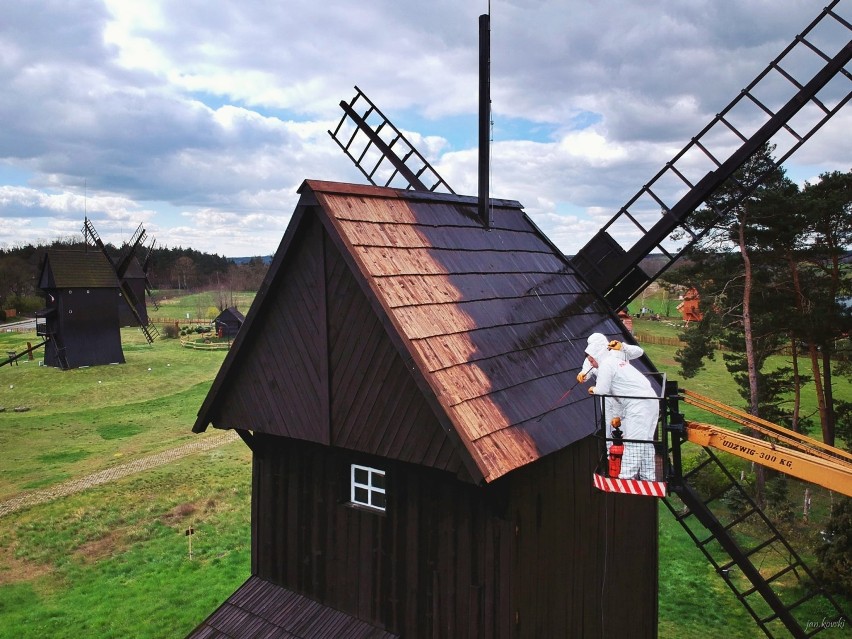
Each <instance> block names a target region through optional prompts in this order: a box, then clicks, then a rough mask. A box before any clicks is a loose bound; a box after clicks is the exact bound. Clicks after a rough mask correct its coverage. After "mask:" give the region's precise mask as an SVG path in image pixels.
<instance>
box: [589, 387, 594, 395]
mask: <svg viewBox="0 0 852 639" xmlns="http://www.w3.org/2000/svg"><path fill="white" fill-rule="evenodd" d="M594 394H595V387H594V386H589V395H594Z"/></svg>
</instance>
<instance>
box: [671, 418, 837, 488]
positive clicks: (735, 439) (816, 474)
mask: <svg viewBox="0 0 852 639" xmlns="http://www.w3.org/2000/svg"><path fill="white" fill-rule="evenodd" d="M686 438H687V440H689V441H691V442H692V443H694V444H698V445H699V446H710V447H711V448H715V449H717V450H723V451H725V452H727V453H731V454H732V455H736V456H737V457H741V458H742V459H746V460H748V461H753V462H755V463H756V464H760V465H761V466H766V467H767V468H772V469H774V470H777V471H780V472H782V473H785V474H787V475H790V476H792V477H798V478H799V479H803V480H805V481H809V482H811V483H814V484H819V485H820V486H823V487H824V488H828V489H829V490H834V491H836V492H839V493H843V494H844V495H848V496H849V497H852V464H847V463H845V462H843V461H839V460H828V459H824V458H822V457H820V456H817V455H812V454H808V453H804V452H800V451H798V450H793V449H790V448H786V447H784V446H780V445H778V444H773V443H772V442H769V441H764V440H762V439H757V438H755V437H749V436H748V435H743V434H742V433H738V432H735V431H732V430H727V429H725V428H721V427H718V426H711V425H710V424H702V423H700V422H693V421H687V422H686Z"/></svg>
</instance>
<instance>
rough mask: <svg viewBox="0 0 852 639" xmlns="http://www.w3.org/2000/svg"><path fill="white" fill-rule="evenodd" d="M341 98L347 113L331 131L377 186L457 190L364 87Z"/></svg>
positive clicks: (335, 139)
mask: <svg viewBox="0 0 852 639" xmlns="http://www.w3.org/2000/svg"><path fill="white" fill-rule="evenodd" d="M355 90H356V91H357V93H356V94H355V97H354V98H352V100H350V101H349V102H346V101H343V100H341V102H340V108H341V109H343V117H342V118H341V120H340V122H339V123H338V124H337V128H335V129H334V131H329V132H328V134H329V135H330V136H331V137H332V138H333V139H334V141H335V142H337V144H338V145H339V146H340V148H341V149H343V152H344V153H345V154H346V156H347V157H348V158H349V159H351V160H352V161H353V162H354V163H355V166H356V167H358V170H360V171H361V173H363V174H364V177H366V178H367V180H369V181H370V184H372V185H373V186H396V187H398V188H404V189H411V190H415V191H442V192H444V193H453V194H455V191H453V189H451V188H450V185H449V184H447V183H446V182H445V181H444V179H443V178H442V177H441V176H440V175H439V174H438V172H437V171H436V170H435V168H434V167H433V166H432V165H431V164H429V162H428V161H427V160H426V158H425V157H423V155H422V154H421V153H420V152H419V151H418V150H417V149H415V148H414V145H412V144H411V142H409V141H408V140H407V139H406V137H405V136H404V135H403V134H402V132H401V131H400V130H399V129H397V128H396V127H395V126H394V125H393V124H392V123H391V121H390V120H388V118H387V117H385V114H384V113H382V112H381V111H380V110H379V108H378V107H377V106H376V105H375V104H373V102H372V101H371V100H370V99H369V98H368V97H367V96H366V95H365V94H364V92H363V91H361V89H359V88H358V87H357V86H356V87H355Z"/></svg>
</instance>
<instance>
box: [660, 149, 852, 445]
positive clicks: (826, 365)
mask: <svg viewBox="0 0 852 639" xmlns="http://www.w3.org/2000/svg"><path fill="white" fill-rule="evenodd" d="M773 151H774V149H773V148H772V147H770V146H765V147H763V148H762V149H761V150H760V151H759V152H758V153H756V154H755V155H754V156H753V157H752V158H751V159H750V160H749V161H748V162H746V163H745V164H744V165H743V166H742V167H741V168H740V169H739V170H738V171H737V173H736V174H735V175H734V176H733V177H732V178H731V179H730V180H728V182H726V183H725V184H724V185H722V187H720V188H719V189H718V190H717V191H716V192H715V193H714V194H713V196H712V197H711V198H710V199H709V200H708V202H707V205H706V206H705V207H704V208H702V210H700V211H698V212H697V214H696V215H697V218H698V220H697V221H698V224H699V225H701V224H703V226H701V228H709V229H710V230H709V232H708V233H706V235H704V236H703V237H702V238H701V239H700V240H699V241H698V242H697V243H696V244H695V245H694V246H693V247H692V248H691V249H690V250H689V251H688V252H687V253H686V258H687V260H686V263H685V265H684V266H682V267H681V268H679V269H677V270H676V271H674V272H673V273H672V274H670V275H669V276H668V278H667V279H670V280H673V281H675V282H676V283H679V284H682V285H687V286H694V287H695V288H696V289H697V290H698V292H699V294H700V296H701V302H700V304H701V311H702V314H703V317H702V319H701V321H700V322H697V323H696V322H693V323H692V324H691V325H690V326H689V327H688V328H687V329H686V330H685V331H684V332H683V334H682V335H681V339H682V340H683V341H684V342H685V343H686V346H684V347H683V348H681V349H680V350H679V351H678V352H677V355H676V360H677V361H678V363H679V364H680V366H681V373H682V374H683V375H684V377H691V376H693V375H695V373H696V372H698V371H699V370H700V369H701V368H702V366H703V363H704V361H705V360H706V359H707V358H710V357H714V356H715V353H716V351H717V350H719V347H720V346H721V347H722V348H723V349H724V351H723V353H722V357H723V359H724V361H725V365H726V367H727V369H728V371H729V373H730V374H731V376H732V378H733V379H734V380H735V381H736V383H737V385H738V387H739V390H740V394H741V396H742V397H743V399H744V400H745V402H746V405H747V409H748V411H749V412H750V413H751V414H753V415H757V416H759V417H762V418H764V419H768V420H770V421H774V422H776V423H780V424H784V425H786V426H789V427H790V428H792V429H793V430H795V431H798V432H808V431H809V430H812V429H814V430H816V429H817V428H818V429H819V430H820V431H821V434H822V439H823V440H824V441H825V442H826V443H827V444H831V445H834V443H835V439H836V437H837V436H838V434H841V435H842V438H843V439H844V440H845V442H846V444H847V446H848V445H850V443H852V402H849V401H846V400H845V399H840V398H837V397H835V396H834V394H833V392H832V389H833V384H832V380H833V375H835V374H841V375H844V376H846V377H848V378H850V379H852V364H850V361H849V360H850V357H849V355H850V353H852V343H850V332H852V312H850V311H852V265H850V263H849V249H850V246H852V171H850V172H846V173H843V172H839V171H835V172H831V173H825V174H823V175H821V176H820V178H819V180H818V181H815V182H814V183H813V184H811V183H805V185H804V187H802V188H800V187H799V186H798V185H797V184H796V183H794V182H793V181H792V180H790V179H789V178H788V177H787V175H786V172H785V170H784V169H783V167H778V166H776V164H775V162H774V159H773V157H772V152H773ZM757 176H765V177H764V179H763V181H762V182H761V184H760V186H758V187H757V189H756V190H754V191H752V192H751V193H750V194H748V195H747V196H746V197H744V198H743V197H742V192H741V189H742V188H743V187H742V185H744V184H751V183H753V182H754V181H755V180H756V178H757ZM783 346H787V347H789V350H790V351H791V352H792V357H791V358H790V363H789V365H786V366H782V367H780V368H772V367H769V366H767V362H768V358H769V356H771V355H773V354H776V353H778V352H779V350H780V349H781V347H783ZM838 356H842V357H838ZM806 388H807V389H809V391H810V389H812V392H814V393H815V396H816V404H817V406H818V410H817V414H815V415H805V414H802V411H801V397H802V393H803V392H805V389H806Z"/></svg>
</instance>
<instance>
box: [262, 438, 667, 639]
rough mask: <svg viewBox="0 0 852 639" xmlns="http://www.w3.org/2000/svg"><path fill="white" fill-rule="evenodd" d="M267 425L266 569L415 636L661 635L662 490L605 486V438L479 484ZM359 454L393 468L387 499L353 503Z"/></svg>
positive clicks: (267, 575)
mask: <svg viewBox="0 0 852 639" xmlns="http://www.w3.org/2000/svg"><path fill="white" fill-rule="evenodd" d="M260 438H261V439H260V441H259V444H260V446H258V452H257V453H256V456H257V460H256V463H257V468H258V471H257V476H258V487H257V488H256V495H257V496H258V499H259V500H260V501H261V503H260V504H259V505H258V512H259V513H261V514H260V515H259V517H258V527H257V531H256V534H257V535H258V541H259V543H258V544H257V547H258V549H259V553H261V556H260V557H259V558H258V561H257V566H258V576H260V577H262V578H264V579H268V580H270V581H273V582H274V583H277V584H279V585H281V586H284V587H286V588H290V589H292V590H294V591H296V592H299V593H301V594H304V595H306V596H309V597H312V598H314V599H317V600H318V601H320V602H322V603H326V604H328V605H331V606H334V607H336V608H338V609H340V610H342V611H343V612H347V613H349V614H352V615H356V616H358V617H359V618H361V619H363V620H365V621H369V622H370V623H374V624H376V625H379V626H382V627H384V628H386V629H387V630H389V631H391V632H394V633H399V634H400V635H402V636H405V637H410V638H416V637H431V636H440V637H459V638H463V637H476V638H477V639H479V638H481V637H531V638H532V637H549V636H554V637H556V636H558V637H589V636H621V637H639V638H645V637H647V638H648V639H650V638H652V637H655V636H656V621H655V613H656V596H657V595H656V587H657V577H656V560H657V557H656V531H657V528H656V512H657V510H656V508H657V502H656V501H655V500H653V499H650V498H639V497H624V496H614V495H608V494H604V493H598V492H596V491H595V490H594V488H592V487H591V479H590V474H591V469H592V467H593V466H594V463H595V461H596V459H595V458H596V456H597V449H596V445H595V442H592V441H590V440H583V441H581V442H578V443H577V444H575V445H574V446H571V447H569V448H567V449H565V450H563V451H561V452H560V453H558V454H556V455H552V456H549V457H547V458H545V459H543V460H540V461H539V462H537V463H536V464H532V465H530V466H528V467H526V468H524V469H521V470H519V471H517V472H515V473H512V474H510V475H508V476H506V477H504V478H502V479H501V480H498V482H496V483H495V484H494V485H491V486H487V487H476V486H473V485H471V484H468V483H466V482H461V481H459V480H457V479H456V478H455V477H454V476H452V475H450V474H449V473H445V472H441V471H436V470H431V469H427V468H423V467H418V466H415V465H412V464H405V463H401V462H397V461H391V460H385V459H380V458H377V457H371V456H364V455H360V454H358V453H353V452H351V451H343V450H340V449H336V448H328V447H321V446H317V445H314V444H310V443H307V442H297V441H287V440H284V439H281V438H272V437H265V436H262V435H261V436H260ZM353 462H355V463H364V464H366V465H370V466H374V467H377V468H380V469H383V470H385V471H386V472H387V482H388V508H387V512H385V513H376V512H370V511H367V510H362V509H357V508H354V507H352V506H350V505H348V504H347V501H348V490H349V485H348V477H349V475H348V470H349V464H351V463H353ZM264 513H277V514H276V515H270V514H264ZM613 526H615V530H616V531H617V534H614V533H613V531H612V527H613ZM288 531H289V532H288ZM267 538H269V539H272V540H274V541H273V542H272V543H271V544H268V543H265V542H264V540H265V539H267ZM622 538H625V539H622ZM628 538H629V539H628ZM614 540H618V541H614ZM602 595H603V597H602ZM625 611H631V614H629V615H628V614H625Z"/></svg>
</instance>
